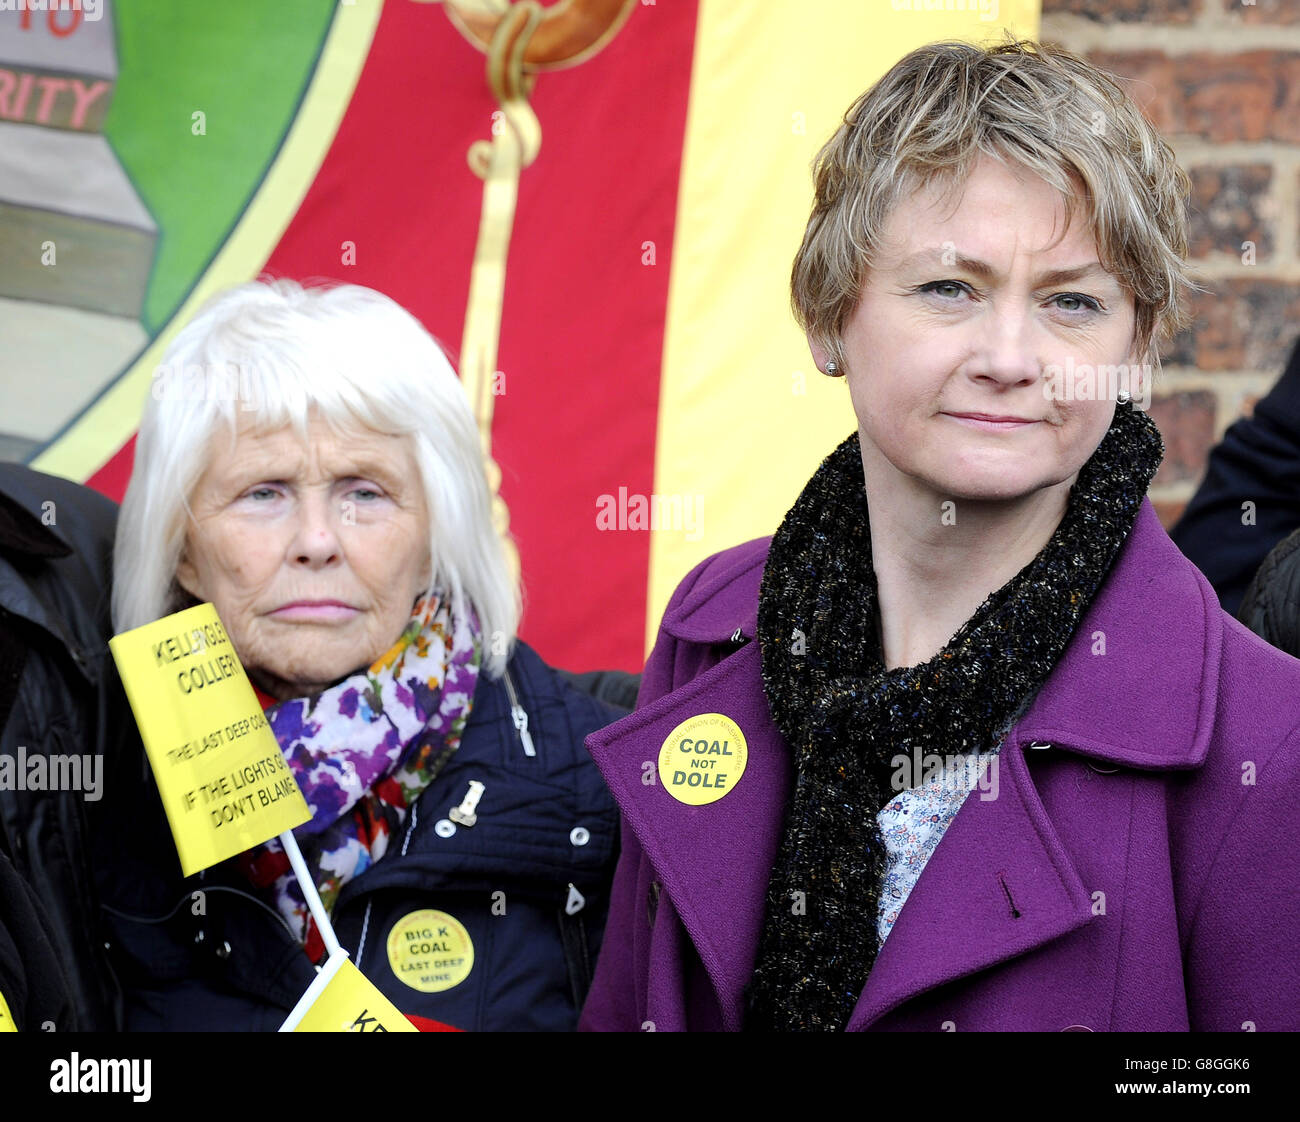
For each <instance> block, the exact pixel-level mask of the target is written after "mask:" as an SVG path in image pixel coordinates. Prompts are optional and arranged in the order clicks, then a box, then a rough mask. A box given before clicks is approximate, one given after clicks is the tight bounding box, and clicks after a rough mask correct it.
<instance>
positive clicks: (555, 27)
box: [416, 0, 636, 574]
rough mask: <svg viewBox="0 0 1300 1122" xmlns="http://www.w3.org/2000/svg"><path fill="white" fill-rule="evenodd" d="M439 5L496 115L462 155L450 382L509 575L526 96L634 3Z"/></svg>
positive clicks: (532, 135)
mask: <svg viewBox="0 0 1300 1122" xmlns="http://www.w3.org/2000/svg"><path fill="white" fill-rule="evenodd" d="M416 2H417V3H438V2H440V0H416ZM441 2H442V3H443V5H444V8H445V10H446V12H447V16H448V18H449V19H450V20H451V21H452V23H453V24H454V25H455V26H456V27H457V29H458V30H459V31H460V32H461V34H462V35H464V36H465V38H467V39H468V40H469V41H470V42H471V43H473V44H474V45H475V46H476V47H478V48H479V49H480V50H483V51H485V52H486V53H487V80H488V85H489V86H490V87H491V89H492V94H493V96H494V97H495V98H496V100H497V104H498V105H500V106H501V109H500V112H499V113H494V114H493V120H492V139H491V140H477V141H475V142H474V143H473V144H472V145H470V149H469V153H468V157H469V166H470V168H471V169H472V170H473V172H474V174H475V175H477V176H478V177H479V178H480V179H482V180H483V208H482V211H481V214H480V217H479V228H478V244H477V245H476V246H475V249H474V265H473V268H472V269H471V271H470V281H469V298H468V301H467V303H466V308H465V332H464V336H463V337H462V339H461V348H460V377H461V381H462V383H463V384H464V386H465V392H466V394H467V395H468V396H469V400H470V404H471V406H472V408H473V410H474V418H475V420H476V421H477V423H478V428H479V439H480V441H481V442H482V445H483V457H484V462H485V464H486V468H487V475H488V485H489V486H490V487H491V490H492V512H493V520H494V523H495V525H496V528H497V530H498V532H500V533H501V535H502V537H503V539H504V540H505V542H506V543H507V549H508V552H509V556H510V563H511V565H512V567H513V568H514V570H515V572H516V574H518V572H519V554H518V551H517V550H516V549H515V547H514V543H513V542H512V541H511V540H510V537H509V534H508V530H509V526H510V512H509V511H508V510H507V509H506V505H505V503H504V502H503V501H502V499H501V491H500V484H501V469H500V468H499V467H498V466H497V463H496V461H495V460H494V459H493V458H492V410H493V398H494V396H495V395H494V393H493V389H494V382H495V379H496V374H497V370H496V363H497V349H498V346H499V344H500V339H501V315H502V306H503V304H504V300H505V288H506V259H507V257H508V255H509V252H510V234H511V231H512V230H513V228H514V221H515V204H516V201H517V199H518V196H519V176H520V173H521V172H522V171H523V169H524V168H526V167H528V165H529V164H531V163H532V162H533V161H534V160H535V159H536V158H537V153H538V152H539V151H540V150H541V147H542V126H541V123H540V122H539V121H538V119H537V114H535V113H534V112H533V109H532V106H531V105H529V103H528V95H529V93H530V92H531V91H532V87H533V82H534V80H535V75H536V74H537V73H538V72H540V71H543V70H559V69H562V68H564V67H567V66H576V65H577V64H578V63H580V62H583V61H585V60H586V59H588V58H590V57H591V56H592V55H594V54H595V53H596V52H597V51H599V50H600V49H601V48H602V47H604V46H605V44H606V43H608V42H609V41H610V39H612V38H613V37H614V36H615V35H616V34H617V33H618V31H619V29H620V28H621V27H622V26H623V23H624V22H625V21H626V20H627V17H628V15H629V14H630V13H631V11H632V8H633V6H634V5H635V3H636V0H558V2H557V3H555V4H553V5H551V6H549V7H543V6H542V5H541V4H539V3H538V2H537V0H518V2H517V3H509V2H508V0H441Z"/></svg>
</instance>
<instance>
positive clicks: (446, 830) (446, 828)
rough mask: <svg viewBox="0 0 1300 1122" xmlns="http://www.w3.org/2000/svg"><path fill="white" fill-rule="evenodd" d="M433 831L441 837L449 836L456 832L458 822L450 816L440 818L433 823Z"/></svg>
mask: <svg viewBox="0 0 1300 1122" xmlns="http://www.w3.org/2000/svg"><path fill="white" fill-rule="evenodd" d="M433 832H434V833H435V834H437V835H438V837H440V838H449V837H451V835H452V834H454V833H455V832H456V823H455V822H453V821H452V820H451V819H450V818H439V819H438V821H437V822H435V823H434V824H433Z"/></svg>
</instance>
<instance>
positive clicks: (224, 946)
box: [216, 939, 230, 961]
mask: <svg viewBox="0 0 1300 1122" xmlns="http://www.w3.org/2000/svg"><path fill="white" fill-rule="evenodd" d="M216 953H217V957H218V958H219V959H221V960H223V961H224V960H225V959H228V958H229V957H230V944H229V943H227V942H226V941H225V940H224V939H223V940H222V941H221V946H219V947H218V948H217V952H216Z"/></svg>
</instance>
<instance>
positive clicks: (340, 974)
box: [280, 950, 419, 1032]
mask: <svg viewBox="0 0 1300 1122" xmlns="http://www.w3.org/2000/svg"><path fill="white" fill-rule="evenodd" d="M280 1031H281V1032H419V1029H417V1028H416V1027H415V1026H414V1025H413V1024H411V1022H410V1021H408V1020H407V1019H406V1018H405V1017H404V1016H402V1013H401V1010H399V1009H398V1008H397V1006H395V1005H394V1004H393V1003H392V1002H391V1001H389V1000H388V998H386V997H385V996H384V995H383V994H382V993H380V992H379V990H378V989H376V988H375V986H374V984H373V983H372V982H371V981H370V980H369V979H368V978H367V977H366V976H365V975H364V974H362V973H361V971H360V970H358V969H357V968H356V967H355V966H353V965H352V962H351V960H350V959H349V958H348V952H347V951H343V950H340V951H338V952H336V953H335V954H332V955H330V957H329V959H328V960H327V961H326V963H325V965H324V966H323V967H322V968H321V972H320V973H319V974H317V975H316V979H315V981H313V982H312V984H311V985H310V986H309V987H308V988H307V992H306V993H304V994H303V995H302V998H301V999H300V1000H299V1001H298V1004H297V1006H295V1008H294V1011H293V1012H292V1013H290V1014H289V1016H288V1018H287V1019H286V1020H285V1022H284V1024H283V1025H281V1026H280Z"/></svg>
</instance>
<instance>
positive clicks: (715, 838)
mask: <svg viewBox="0 0 1300 1122" xmlns="http://www.w3.org/2000/svg"><path fill="white" fill-rule="evenodd" d="M758 680H759V650H758V644H757V643H756V642H751V643H749V644H748V645H747V646H745V647H742V648H741V649H740V650H739V651H737V652H736V653H735V654H733V655H731V656H730V657H729V658H726V659H723V661H721V662H719V663H718V664H717V665H716V666H713V667H712V668H711V669H709V670H708V671H706V672H705V673H704V674H702V675H700V676H699V677H698V678H695V679H693V680H692V681H690V682H688V683H687V684H686V685H684V686H683V687H682V688H681V689H678V690H675V691H673V692H672V693H670V694H667V695H665V696H664V697H661V698H659V699H658V700H657V701H655V702H653V703H651V704H650V705H648V706H646V707H645V708H643V709H638V710H637V711H636V712H635V713H633V714H631V716H629V717H626V718H624V719H623V720H622V721H619V722H618V723H617V724H614V725H611V726H610V727H609V728H606V729H602V730H601V731H600V732H597V733H594V734H593V735H591V736H590V737H588V738H587V747H588V748H589V749H590V751H591V754H592V756H593V757H594V758H595V760H596V763H597V764H598V765H599V766H600V769H601V771H602V772H603V773H604V775H605V779H606V781H607V782H608V783H609V787H610V790H611V791H612V792H613V794H614V798H615V799H616V800H617V801H618V804H619V808H620V809H621V810H622V812H623V816H624V818H625V819H626V820H627V822H628V824H629V825H630V826H631V828H632V830H633V831H634V832H635V834H636V836H637V839H638V841H639V842H640V843H641V846H642V848H643V849H644V850H645V853H646V856H647V857H648V858H649V859H650V862H651V864H652V865H653V866H654V868H655V871H656V874H657V876H658V879H659V881H660V883H661V884H662V886H663V887H662V891H663V892H664V893H666V894H667V896H668V897H669V899H670V900H671V901H672V904H673V907H674V909H675V910H676V911H677V914H678V915H679V916H680V917H681V921H682V924H683V925H684V926H685V928H686V931H687V932H688V934H689V935H690V937H691V940H692V941H693V942H694V944H695V947H696V950H697V951H698V952H699V956H700V961H701V962H702V963H703V964H704V968H705V970H706V971H707V972H708V975H709V978H710V980H711V981H712V983H713V987H714V991H715V993H716V995H717V999H718V1004H719V1006H720V1008H721V1010H722V1020H723V1024H724V1026H725V1027H727V1028H728V1029H737V1028H739V1027H740V1025H741V1020H742V1011H743V1003H744V996H743V995H744V989H745V986H746V985H747V984H748V983H749V978H750V975H751V974H752V973H753V970H754V960H755V956H756V954H757V948H758V937H759V931H760V928H761V926H762V922H763V910H764V900H765V896H766V892H767V881H768V873H769V871H770V869H771V867H772V862H773V860H774V859H775V857H776V848H777V844H778V842H779V841H780V834H781V827H782V821H783V817H784V808H785V803H786V798H787V796H788V794H789V790H790V758H789V749H788V748H787V747H786V744H785V741H784V740H783V739H782V737H781V734H780V732H779V731H778V730H777V729H776V727H775V726H774V725H773V724H772V719H771V717H770V716H769V715H768V711H767V702H766V699H765V698H764V696H763V693H762V690H761V689H759V690H756V689H755V688H754V684H755V683H756V682H757V681H758ZM704 713H721V714H723V715H724V716H727V717H730V718H731V719H732V720H733V721H735V722H736V724H737V725H739V726H740V730H741V732H742V733H743V734H744V737H745V741H746V750H747V760H746V765H745V770H744V774H743V775H742V776H741V778H740V779H739V780H738V781H737V782H736V783H735V785H734V786H733V787H732V789H731V790H730V791H729V792H728V793H727V794H726V795H724V796H723V797H722V798H721V799H719V800H718V801H717V802H713V803H709V804H707V805H705V806H687V805H685V804H683V803H681V802H678V801H677V799H675V798H674V797H673V796H672V795H671V794H670V793H669V792H668V790H667V789H665V787H664V785H663V784H662V783H661V782H660V780H659V774H658V768H657V764H656V761H657V760H658V756H659V750H660V748H661V747H662V746H663V744H664V742H665V741H666V740H667V739H668V737H669V735H670V734H671V733H672V732H673V730H674V729H676V727H677V726H678V725H679V724H680V723H681V722H682V721H684V720H686V719H687V718H689V717H693V716H697V715H700V714H704ZM651 777H653V781H650V780H651Z"/></svg>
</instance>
